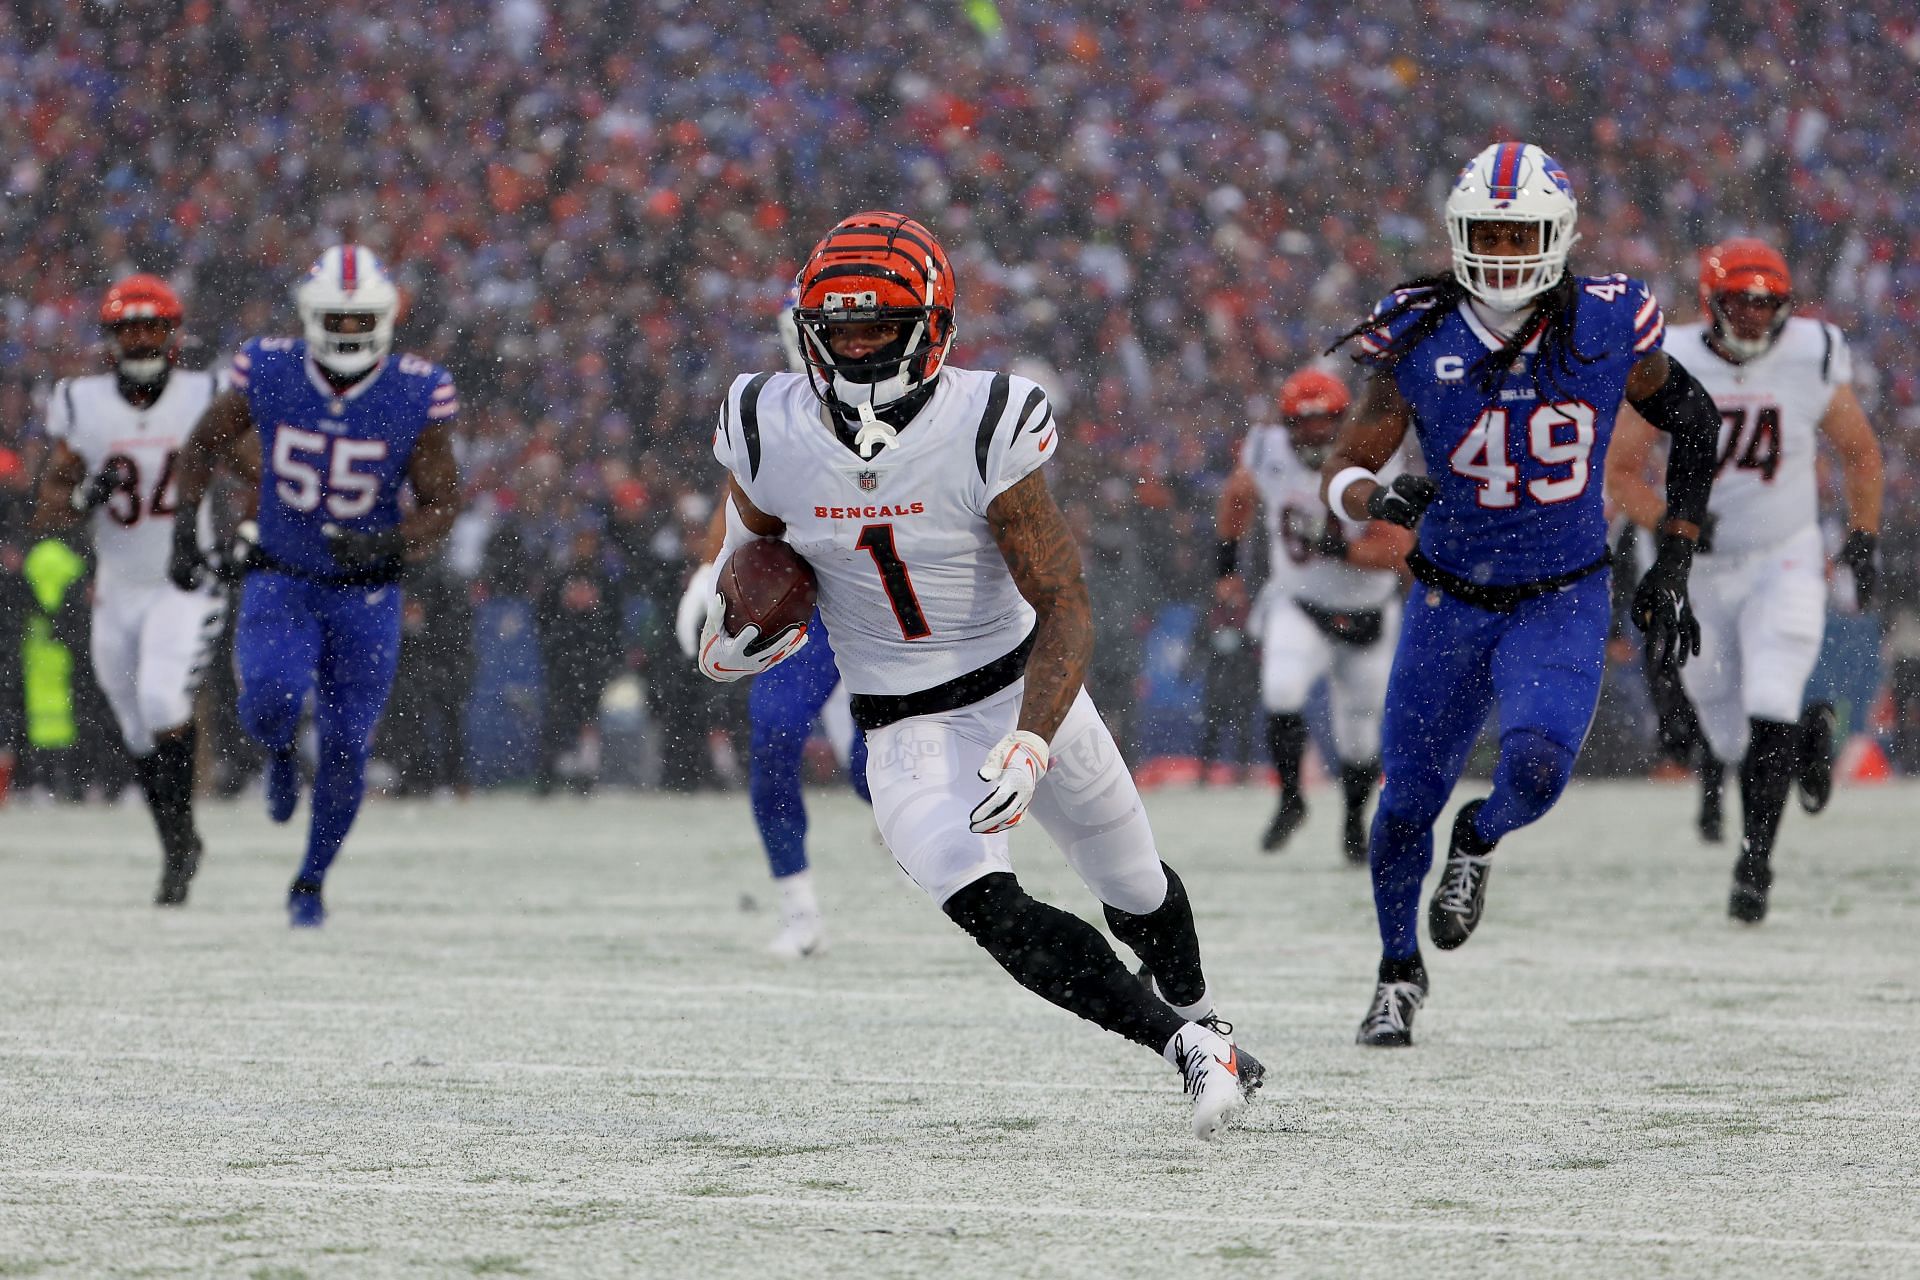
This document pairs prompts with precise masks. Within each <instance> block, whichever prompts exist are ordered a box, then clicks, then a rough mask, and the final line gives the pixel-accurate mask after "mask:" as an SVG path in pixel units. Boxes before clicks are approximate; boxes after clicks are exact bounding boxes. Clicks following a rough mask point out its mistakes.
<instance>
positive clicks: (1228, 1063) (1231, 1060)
mask: <svg viewBox="0 0 1920 1280" xmlns="http://www.w3.org/2000/svg"><path fill="white" fill-rule="evenodd" d="M1213 1060H1214V1061H1215V1062H1217V1063H1219V1064H1220V1065H1221V1066H1223V1067H1225V1068H1226V1069H1227V1073H1228V1074H1229V1075H1231V1076H1232V1077H1233V1078H1234V1079H1236V1080H1238V1079H1239V1078H1240V1050H1239V1049H1237V1048H1236V1049H1235V1050H1233V1052H1232V1053H1231V1054H1229V1055H1228V1056H1226V1057H1224V1058H1223V1057H1221V1056H1220V1055H1219V1054H1217V1053H1216V1054H1214V1055H1213Z"/></svg>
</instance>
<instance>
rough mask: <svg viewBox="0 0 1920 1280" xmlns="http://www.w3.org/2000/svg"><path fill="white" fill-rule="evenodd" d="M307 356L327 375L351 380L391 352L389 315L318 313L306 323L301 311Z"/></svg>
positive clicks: (385, 313) (378, 313) (350, 311)
mask: <svg viewBox="0 0 1920 1280" xmlns="http://www.w3.org/2000/svg"><path fill="white" fill-rule="evenodd" d="M301 321H302V323H303V325H304V327H305V328H306V337H307V353H308V354H309V355H311V356H312V357H313V359H314V362H315V363H316V364H318V365H319V366H320V367H321V368H323V369H325V370H326V371H327V372H329V373H337V374H339V375H340V376H341V377H353V376H355V375H357V374H362V373H365V372H366V371H367V370H369V369H371V368H373V366H375V365H376V364H379V363H380V361H381V360H383V359H385V358H386V354H387V352H388V351H390V350H392V348H393V312H392V311H391V310H388V311H386V312H384V313H383V312H380V311H373V310H366V311H361V310H348V309H345V308H343V309H340V310H337V311H322V312H319V313H318V314H317V315H315V316H314V317H312V318H311V319H309V318H308V317H307V316H306V315H305V313H304V311H303V313H302V315H301Z"/></svg>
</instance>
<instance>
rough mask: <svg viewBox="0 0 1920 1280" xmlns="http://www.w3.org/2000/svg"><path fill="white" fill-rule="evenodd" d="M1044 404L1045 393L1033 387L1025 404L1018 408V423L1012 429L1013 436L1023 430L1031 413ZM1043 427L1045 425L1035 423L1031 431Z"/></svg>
mask: <svg viewBox="0 0 1920 1280" xmlns="http://www.w3.org/2000/svg"><path fill="white" fill-rule="evenodd" d="M1046 402H1047V393H1046V392H1044V391H1042V390H1041V389H1040V388H1039V387H1035V388H1034V389H1033V390H1032V391H1031V392H1029V393H1028V395H1027V402H1026V403H1025V404H1023V405H1021V406H1020V422H1019V424H1018V425H1016V426H1015V427H1014V429H1013V430H1014V434H1015V435H1018V434H1019V433H1020V432H1021V431H1023V430H1025V428H1026V425H1027V419H1028V418H1031V417H1032V416H1033V411H1034V410H1035V409H1038V408H1039V407H1040V406H1041V405H1043V404H1045V403H1046ZM1051 416H1052V415H1051V414H1043V415H1042V417H1051ZM1043 425H1045V424H1044V423H1035V424H1034V427H1033V429H1034V430H1035V431H1038V430H1040V428H1041V426H1043Z"/></svg>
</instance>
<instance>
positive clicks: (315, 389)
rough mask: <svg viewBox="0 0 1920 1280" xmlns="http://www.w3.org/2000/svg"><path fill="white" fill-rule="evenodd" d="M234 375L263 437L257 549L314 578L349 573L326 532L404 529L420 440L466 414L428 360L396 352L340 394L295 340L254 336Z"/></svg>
mask: <svg viewBox="0 0 1920 1280" xmlns="http://www.w3.org/2000/svg"><path fill="white" fill-rule="evenodd" d="M231 377H232V385H233V387H234V388H235V389H236V390H238V391H239V392H240V393H241V394H242V395H244V396H246V398H247V407H248V408H249V409H250V410H251V411H252V414H253V422H254V428H255V430H257V431H258V432H259V433H260V517H259V518H260V546H261V549H262V550H264V551H265V552H266V553H267V555H268V556H269V557H270V558H271V559H272V560H273V561H274V562H275V563H277V564H280V565H284V566H286V567H287V568H288V569H290V570H292V571H294V572H296V573H300V574H303V575H306V576H308V577H313V578H319V579H323V580H324V579H335V578H345V577H349V576H351V575H350V574H349V572H348V570H347V569H346V568H345V566H342V565H340V564H338V563H336V562H335V560H334V558H333V552H332V551H331V550H330V549H329V548H328V546H327V540H326V538H325V536H324V535H323V534H322V532H321V530H322V529H323V528H324V527H325V526H327V525H330V524H331V525H338V526H340V527H341V528H343V529H358V530H366V531H372V530H377V529H388V528H391V527H393V526H394V525H397V524H399V523H400V490H401V487H402V486H403V485H404V484H405V483H406V477H407V467H408V464H409V463H410V462H411V461H412V458H413V446H414V443H415V441H417V440H418V439H419V438H420V433H421V432H422V431H423V430H425V429H426V427H427V425H428V424H429V423H434V422H446V421H448V420H450V419H451V418H453V417H454V415H456V414H457V413H459V412H460V401H459V397H458V395H457V393H456V392H455V391H454V387H453V379H452V378H450V377H449V376H448V375H447V372H446V370H444V369H442V368H441V367H440V366H439V365H437V364H434V363H433V362H432V361H429V360H423V359H421V358H420V357H418V356H410V355H394V356H389V357H388V358H387V359H386V361H384V362H383V363H382V364H380V365H379V366H378V367H376V368H375V369H374V370H373V371H372V372H371V373H369V374H368V375H367V376H366V377H364V378H362V379H361V380H360V381H359V382H357V383H355V384H354V385H353V386H351V387H349V388H347V390H346V391H345V392H344V393H340V394H336V393H335V392H334V390H333V388H332V387H331V386H329V385H328V383H327V381H326V379H325V378H324V377H322V376H321V374H320V371H319V370H318V369H317V368H315V367H314V366H313V364H312V362H311V361H309V360H308V359H307V344H306V343H305V342H303V341H301V340H299V339H297V338H255V339H253V340H252V341H250V342H248V343H247V344H246V346H244V347H242V348H241V349H240V353H239V354H238V355H236V356H234V358H233V370H232V374H231Z"/></svg>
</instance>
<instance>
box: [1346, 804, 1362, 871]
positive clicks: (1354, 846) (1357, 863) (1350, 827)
mask: <svg viewBox="0 0 1920 1280" xmlns="http://www.w3.org/2000/svg"><path fill="white" fill-rule="evenodd" d="M1340 847H1341V851H1342V852H1343V853H1345V854H1346V857H1347V865H1348V866H1351V867H1364V866H1366V865H1367V816H1366V810H1364V809H1349V810H1347V824H1346V828H1345V830H1344V831H1343V832H1342V834H1341V839H1340Z"/></svg>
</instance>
